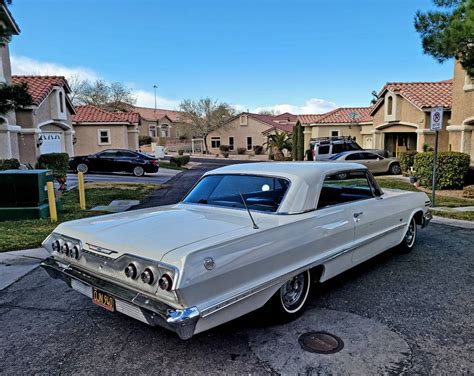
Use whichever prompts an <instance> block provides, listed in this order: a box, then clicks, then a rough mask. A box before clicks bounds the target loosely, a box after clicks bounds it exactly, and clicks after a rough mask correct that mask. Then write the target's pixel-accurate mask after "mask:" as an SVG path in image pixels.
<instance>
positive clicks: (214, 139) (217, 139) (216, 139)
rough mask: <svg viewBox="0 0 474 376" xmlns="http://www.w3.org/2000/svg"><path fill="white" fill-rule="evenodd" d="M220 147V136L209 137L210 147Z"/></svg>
mask: <svg viewBox="0 0 474 376" xmlns="http://www.w3.org/2000/svg"><path fill="white" fill-rule="evenodd" d="M220 147H221V138H220V137H211V148H213V149H218V148H220Z"/></svg>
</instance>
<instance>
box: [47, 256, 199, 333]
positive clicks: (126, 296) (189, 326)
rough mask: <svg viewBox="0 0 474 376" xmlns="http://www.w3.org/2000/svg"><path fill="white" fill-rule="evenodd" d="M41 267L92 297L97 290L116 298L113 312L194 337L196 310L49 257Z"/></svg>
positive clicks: (197, 312) (196, 319) (197, 311)
mask: <svg viewBox="0 0 474 376" xmlns="http://www.w3.org/2000/svg"><path fill="white" fill-rule="evenodd" d="M41 266H42V267H43V268H44V269H45V270H46V271H47V272H48V274H49V275H50V276H51V277H52V278H59V279H62V280H63V281H64V282H66V283H67V285H68V286H69V287H71V288H73V289H74V290H76V291H79V292H80V293H82V294H84V295H86V296H89V297H91V298H92V289H93V288H97V289H99V290H101V291H103V292H105V293H107V294H109V295H111V296H113V297H114V299H115V310H116V311H117V312H121V313H123V314H125V315H127V316H130V317H133V318H135V319H137V320H140V321H142V322H144V323H147V324H149V325H151V326H161V327H163V328H166V329H169V330H171V331H173V332H175V333H176V334H178V336H179V337H180V338H181V339H189V338H191V337H192V336H193V334H194V330H195V327H196V323H197V321H198V320H199V317H200V312H199V310H198V309H197V308H196V307H190V308H184V309H175V308H172V307H170V306H168V305H166V304H164V303H162V302H160V301H158V300H154V299H150V297H149V296H145V295H143V294H140V293H138V292H136V291H133V290H131V289H128V288H126V287H123V286H119V285H117V284H115V283H112V282H109V281H106V280H104V279H100V278H97V277H95V276H93V275H91V274H88V273H85V272H84V271H81V270H79V269H77V268H73V267H71V266H70V265H65V264H62V263H59V262H57V261H56V260H54V259H53V258H52V257H50V258H48V259H46V260H44V261H43V262H42V263H41Z"/></svg>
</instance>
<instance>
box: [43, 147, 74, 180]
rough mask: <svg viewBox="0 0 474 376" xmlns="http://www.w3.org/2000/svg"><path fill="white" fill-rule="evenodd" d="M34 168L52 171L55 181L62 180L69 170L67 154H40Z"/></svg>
mask: <svg viewBox="0 0 474 376" xmlns="http://www.w3.org/2000/svg"><path fill="white" fill-rule="evenodd" d="M36 168H45V169H48V170H53V175H54V177H55V178H56V179H63V178H65V177H66V174H67V170H68V168H69V155H68V154H67V153H49V154H42V155H40V156H39V158H38V163H36Z"/></svg>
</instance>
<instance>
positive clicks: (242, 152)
mask: <svg viewBox="0 0 474 376" xmlns="http://www.w3.org/2000/svg"><path fill="white" fill-rule="evenodd" d="M246 152H247V149H245V148H242V147H240V148H237V154H245V153H246Z"/></svg>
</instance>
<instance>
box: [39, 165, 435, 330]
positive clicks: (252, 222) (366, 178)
mask: <svg viewBox="0 0 474 376" xmlns="http://www.w3.org/2000/svg"><path fill="white" fill-rule="evenodd" d="M429 206H430V201H429V199H428V197H427V196H426V194H424V193H414V192H407V191H400V190H388V189H387V190H384V191H382V190H381V189H380V188H379V186H378V185H377V183H376V181H375V180H374V179H373V177H372V175H371V174H370V172H368V170H367V169H366V167H364V166H362V165H360V164H349V163H324V162H322V163H321V162H300V163H298V162H282V163H252V164H240V165H232V166H227V167H223V168H219V169H216V170H213V171H210V172H208V173H206V174H205V175H204V176H203V177H202V178H201V179H200V180H199V181H198V182H197V184H196V185H195V186H194V187H193V188H192V189H191V191H190V192H189V193H188V194H187V195H186V196H185V198H184V199H183V200H182V201H181V202H180V203H178V204H175V205H170V206H162V207H156V208H151V209H143V210H136V211H130V212H125V213H120V214H112V215H106V216H100V217H93V218H87V219H81V220H77V221H71V222H67V223H62V224H60V225H59V226H58V227H57V228H56V229H55V230H54V232H53V233H52V234H51V235H50V236H49V237H48V238H47V239H46V240H45V241H44V242H43V246H44V247H45V248H46V249H47V250H49V251H50V252H51V257H50V258H48V259H46V260H45V261H44V262H43V263H42V266H43V267H44V268H45V269H46V271H47V272H48V273H49V274H50V275H51V276H52V277H54V278H61V279H63V280H64V281H65V282H66V283H67V284H68V285H69V286H70V287H72V288H73V289H75V290H77V291H79V292H81V293H83V294H84V295H86V296H88V297H89V298H91V300H92V302H93V303H95V304H97V305H99V306H102V307H104V308H106V309H108V310H110V311H118V312H121V313H124V314H126V315H128V316H131V317H134V318H136V319H138V320H140V321H143V322H145V323H147V324H150V325H153V326H155V325H159V326H162V327H165V328H168V329H170V330H172V331H174V332H176V333H177V334H178V335H179V337H181V338H182V339H188V338H190V337H191V336H193V335H194V334H197V333H200V332H203V331H205V330H207V329H210V328H212V327H215V326H217V325H219V324H222V323H224V322H227V321H230V320H232V319H234V318H236V317H239V316H241V315H244V314H246V313H248V312H251V311H254V310H256V309H258V308H261V307H262V306H264V305H266V304H267V307H268V305H269V306H270V307H271V310H272V311H271V312H272V315H274V316H277V317H280V318H282V319H291V318H293V317H296V316H297V315H299V314H300V313H301V311H302V309H303V307H304V305H305V303H306V300H307V297H308V293H309V291H310V289H311V288H312V286H314V285H315V284H314V283H313V282H318V281H320V282H323V281H326V280H328V279H330V278H332V277H334V276H336V275H338V274H340V273H342V272H344V271H345V270H347V269H349V268H352V267H353V266H355V265H357V264H359V263H361V262H363V261H365V260H367V259H369V258H371V257H374V256H375V255H377V254H379V253H381V252H383V251H385V250H387V249H389V248H392V247H394V246H399V247H400V248H401V249H402V250H404V251H409V250H411V249H412V248H413V247H414V244H415V239H416V235H417V225H420V226H421V227H424V226H425V225H426V224H427V223H428V222H429V220H430V219H431V216H430V214H429V212H428V207H429Z"/></svg>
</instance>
